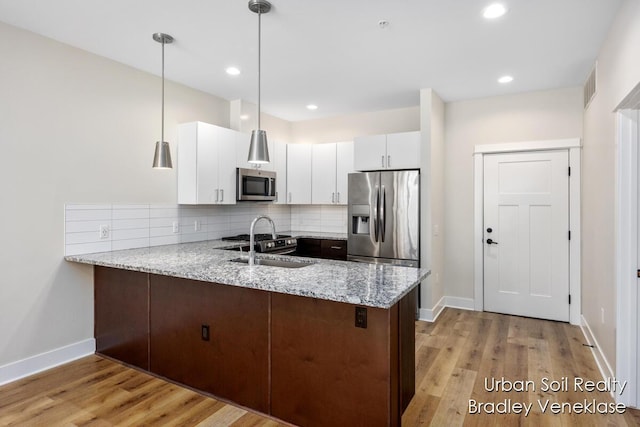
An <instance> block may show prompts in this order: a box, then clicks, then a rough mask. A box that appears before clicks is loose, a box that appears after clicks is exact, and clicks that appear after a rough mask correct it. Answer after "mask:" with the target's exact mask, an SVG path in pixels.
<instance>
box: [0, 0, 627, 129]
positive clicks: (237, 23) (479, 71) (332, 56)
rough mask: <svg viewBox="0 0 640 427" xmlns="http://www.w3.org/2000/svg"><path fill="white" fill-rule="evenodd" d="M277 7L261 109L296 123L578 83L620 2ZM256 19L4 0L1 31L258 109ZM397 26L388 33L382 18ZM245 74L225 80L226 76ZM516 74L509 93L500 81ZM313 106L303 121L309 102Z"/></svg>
mask: <svg viewBox="0 0 640 427" xmlns="http://www.w3.org/2000/svg"><path fill="white" fill-rule="evenodd" d="M490 1H491V0H486V1H480V0H369V1H364V0H323V1H308V0H273V1H272V4H273V9H272V11H271V12H270V13H269V14H266V15H263V17H262V109H263V111H264V112H267V113H270V114H272V115H275V116H277V117H280V118H283V119H287V120H291V121H298V120H305V119H312V118H319V117H326V116H334V115H341V114H347V113H355V112H364V111H376V110H383V109H390V108H400V107H408V106H415V105H418V101H419V89H421V88H429V87H430V88H433V89H434V90H435V91H436V92H437V93H439V94H440V96H441V97H442V98H443V99H444V100H445V101H454V100H461V99H470V98H477V97H485V96H494V95H501V94H508V93H516V92H526V91H533V90H543V89H551V88H558V87H568V86H580V85H582V84H583V82H584V80H585V79H586V76H587V74H588V72H589V70H590V69H591V67H592V66H593V63H594V60H595V58H596V56H597V53H598V50H599V49H600V46H601V44H602V42H603V40H604V38H605V36H606V33H607V31H608V29H609V27H610V25H611V22H612V20H613V17H614V15H615V13H616V11H617V10H618V8H619V6H620V3H621V0H504V1H502V3H503V4H505V5H506V6H507V7H508V8H509V12H508V13H507V14H506V15H505V16H503V17H501V18H499V19H497V20H494V21H487V20H485V19H484V18H483V17H482V16H481V11H482V9H483V8H484V7H485V6H486V5H487V4H489V3H490ZM257 19H258V18H257V15H255V14H254V13H252V12H250V11H249V9H248V7H247V1H246V0H217V1H215V0H178V1H167V0H108V1H104V0H49V1H43V0H0V21H4V22H6V23H9V24H12V25H15V26H18V27H22V28H25V29H28V30H31V31H33V32H36V33H39V34H42V35H44V36H47V37H51V38H53V39H56V40H59V41H61V42H64V43H67V44H70V45H72V46H76V47H79V48H81V49H85V50H87V51H90V52H94V53H96V54H98V55H102V56H105V57H108V58H112V59H114V60H116V61H119V62H122V63H125V64H129V65H131V66H132V67H135V68H138V69H141V70H144V71H148V72H150V73H153V74H157V75H159V74H160V67H161V62H160V57H161V53H160V52H161V51H160V49H161V47H160V44H158V43H156V42H154V41H153V40H152V38H151V35H152V33H155V32H164V33H168V34H170V35H172V36H173V37H174V38H175V39H176V41H175V43H174V44H172V45H167V47H166V51H165V53H166V77H167V79H170V80H174V81H177V82H181V83H183V84H185V85H188V86H191V87H194V88H197V89H200V90H203V91H205V92H209V93H212V94H215V95H218V96H221V97H223V98H225V99H228V100H233V99H244V100H248V101H251V102H256V99H257V25H258V21H257ZM381 19H385V20H387V21H389V25H388V26H387V27H386V28H385V29H380V28H379V26H378V21H380V20H381ZM230 65H234V66H237V67H238V68H240V69H241V70H242V74H241V75H239V76H237V77H230V76H228V75H227V74H226V73H225V68H226V67H228V66H230ZM504 74H511V75H513V76H514V81H513V82H512V83H510V84H509V85H500V84H498V83H497V82H496V79H497V78H498V77H500V76H501V75H504ZM310 103H313V104H317V105H318V106H319V108H318V110H316V111H308V110H307V109H306V108H305V106H306V105H307V104H310Z"/></svg>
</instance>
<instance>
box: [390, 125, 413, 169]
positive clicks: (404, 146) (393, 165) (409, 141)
mask: <svg viewBox="0 0 640 427" xmlns="http://www.w3.org/2000/svg"><path fill="white" fill-rule="evenodd" d="M419 168H420V132H402V133H390V134H388V135H387V169H419Z"/></svg>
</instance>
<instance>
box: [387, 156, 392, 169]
mask: <svg viewBox="0 0 640 427" xmlns="http://www.w3.org/2000/svg"><path fill="white" fill-rule="evenodd" d="M387 167H388V168H390V167H391V156H387Z"/></svg>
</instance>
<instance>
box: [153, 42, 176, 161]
mask: <svg viewBox="0 0 640 427" xmlns="http://www.w3.org/2000/svg"><path fill="white" fill-rule="evenodd" d="M153 39H154V40H155V41H157V42H158V43H161V44H162V130H161V138H160V141H156V151H155V154H154V155H153V168H154V169H171V168H173V165H172V163H171V150H170V149H169V143H168V142H166V141H165V140H164V45H165V44H169V43H173V37H171V36H170V35H169V34H164V33H155V34H154V35H153Z"/></svg>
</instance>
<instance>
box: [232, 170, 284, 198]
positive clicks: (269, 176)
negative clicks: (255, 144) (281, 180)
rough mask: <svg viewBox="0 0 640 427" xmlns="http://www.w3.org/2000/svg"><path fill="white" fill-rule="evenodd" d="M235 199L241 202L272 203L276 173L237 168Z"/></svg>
mask: <svg viewBox="0 0 640 427" xmlns="http://www.w3.org/2000/svg"><path fill="white" fill-rule="evenodd" d="M236 176H237V197H236V200H238V201H243V200H249V201H272V200H275V199H276V173H275V172H272V171H265V170H261V169H244V168H237V171H236Z"/></svg>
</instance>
